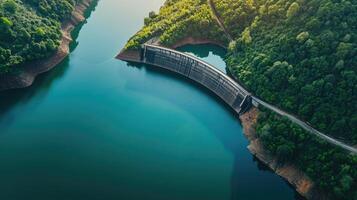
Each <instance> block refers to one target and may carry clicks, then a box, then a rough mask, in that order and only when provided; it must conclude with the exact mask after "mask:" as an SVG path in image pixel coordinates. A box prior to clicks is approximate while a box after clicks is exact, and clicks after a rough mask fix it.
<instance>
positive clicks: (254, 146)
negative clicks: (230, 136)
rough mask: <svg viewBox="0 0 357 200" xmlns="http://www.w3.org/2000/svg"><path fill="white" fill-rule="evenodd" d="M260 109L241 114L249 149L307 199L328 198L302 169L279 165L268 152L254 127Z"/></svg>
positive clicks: (291, 165)
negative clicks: (322, 194)
mask: <svg viewBox="0 0 357 200" xmlns="http://www.w3.org/2000/svg"><path fill="white" fill-rule="evenodd" d="M258 114H259V110H258V109H257V108H252V109H251V110H250V111H248V112H246V113H244V114H243V115H241V116H240V117H239V118H240V121H241V124H242V127H243V134H244V136H245V137H246V138H247V139H248V141H249V145H248V147H247V148H248V150H249V151H250V153H251V154H253V155H254V156H255V157H256V158H257V159H258V160H259V161H261V162H262V163H263V164H264V165H266V166H267V167H269V169H271V170H272V171H273V172H274V173H275V174H277V175H278V176H280V177H281V178H283V179H284V180H285V181H287V182H288V183H289V184H290V185H292V186H293V187H294V188H295V190H296V192H297V193H299V194H300V195H301V196H303V197H304V198H306V199H328V198H325V197H324V196H321V193H319V192H318V191H317V188H316V187H315V184H314V182H313V181H312V180H311V179H310V178H309V177H308V176H307V175H306V174H305V173H304V172H303V171H301V170H300V169H298V168H297V167H296V166H294V165H293V164H283V165H279V163H278V161H277V159H276V157H275V156H273V155H271V153H270V152H268V151H267V150H266V149H265V147H264V145H263V143H262V141H261V140H260V139H259V138H258V136H257V134H256V130H255V128H254V126H255V124H256V123H257V119H258Z"/></svg>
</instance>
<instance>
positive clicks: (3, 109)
mask: <svg viewBox="0 0 357 200" xmlns="http://www.w3.org/2000/svg"><path fill="white" fill-rule="evenodd" d="M97 5H98V0H96V1H95V2H94V3H93V4H92V5H91V6H90V7H89V9H87V10H86V12H85V13H84V16H85V17H86V19H88V18H90V16H91V14H92V13H93V12H94V11H95V8H96V6H97ZM86 22H87V21H86V20H85V21H84V22H82V23H81V24H79V25H78V26H76V27H75V28H74V29H73V31H72V32H71V35H72V38H73V42H72V43H71V44H70V52H72V51H74V50H75V49H76V47H77V46H78V44H79V43H78V41H77V40H76V39H77V38H78V35H79V32H80V30H81V28H82V27H83V26H84V25H85V24H86ZM69 61H70V57H69V56H68V57H66V58H65V59H64V60H63V61H62V62H61V63H60V64H58V65H57V66H56V67H55V68H53V69H52V70H50V71H48V72H46V73H43V74H40V75H38V76H37V77H36V79H35V81H34V83H33V84H32V85H31V86H30V87H27V88H21V89H13V90H7V91H3V92H0V100H1V101H0V127H1V128H4V127H3V126H5V125H6V126H8V125H10V124H11V122H12V121H13V120H14V116H11V115H10V116H8V117H7V118H4V116H5V114H6V113H7V112H8V111H10V110H12V109H13V108H14V107H15V106H17V105H21V104H25V103H26V102H29V101H30V100H32V99H33V98H34V97H36V98H41V99H42V98H44V97H45V96H46V94H47V92H48V91H49V90H50V88H51V86H52V85H53V83H54V82H55V81H56V80H58V79H61V78H62V77H64V75H65V74H66V71H67V69H68V67H69ZM39 102H40V101H39Z"/></svg>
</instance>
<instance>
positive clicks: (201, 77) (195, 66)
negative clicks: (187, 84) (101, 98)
mask: <svg viewBox="0 0 357 200" xmlns="http://www.w3.org/2000/svg"><path fill="white" fill-rule="evenodd" d="M127 55H128V54H127ZM132 55H133V54H131V56H130V57H129V56H126V55H123V54H121V55H119V56H118V58H119V59H122V60H127V61H134V62H141V63H145V64H149V65H154V66H158V67H161V68H164V69H167V70H170V71H173V72H176V73H178V74H181V75H183V76H185V77H187V78H189V79H191V80H194V81H196V82H197V83H200V84H201V85H203V86H205V87H206V88H208V89H209V90H211V91H212V92H214V93H215V94H216V95H217V96H219V97H220V98H221V99H222V100H223V101H225V102H226V103H227V104H228V105H229V106H230V107H231V108H233V110H234V111H236V112H237V113H238V114H242V113H244V112H245V111H247V110H249V109H250V107H251V106H252V97H251V95H250V93H249V92H248V91H246V90H245V89H244V88H243V87H242V86H240V85H239V84H238V83H236V82H235V81H234V80H233V79H231V78H230V77H229V76H227V75H226V74H224V73H223V72H221V71H220V70H218V69H217V68H215V67H214V66H211V65H210V64H208V63H206V62H204V61H202V60H200V59H197V58H195V57H194V56H191V55H188V54H185V53H182V52H179V51H175V50H172V49H168V48H165V47H161V46H156V45H151V44H144V45H143V46H142V49H141V50H140V54H139V55H136V56H132Z"/></svg>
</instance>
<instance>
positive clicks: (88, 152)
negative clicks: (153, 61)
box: [0, 0, 298, 200]
mask: <svg viewBox="0 0 357 200" xmlns="http://www.w3.org/2000/svg"><path fill="white" fill-rule="evenodd" d="M162 3H163V0H150V1H148V0H102V1H100V2H99V3H98V5H97V6H96V7H95V10H94V11H93V12H92V13H91V16H90V17H89V18H88V22H87V23H86V24H85V25H84V26H83V27H82V29H81V31H80V32H79V34H78V37H77V39H76V41H75V43H74V44H72V48H73V51H72V53H71V54H70V56H69V57H68V59H66V60H65V61H64V62H63V63H62V64H60V65H59V66H58V67H57V68H55V69H54V70H52V71H51V72H49V73H46V74H44V75H41V76H40V77H39V78H38V79H37V80H36V82H35V84H34V85H33V86H31V87H30V88H27V89H20V90H13V91H8V92H3V93H0V199H4V200H24V199H26V200H49V199H50V200H94V199H96V200H97V199H98V200H114V199H115V200H118V199H123V200H136V199H137V200H139V199H140V200H141V199H146V200H161V199H162V200H211V199H212V200H228V199H230V200H233V199H234V200H236V199H242V200H248V199H249V200H255V199H257V200H258V199H259V200H260V199H274V200H278V199H283V200H288V199H296V198H298V197H296V193H295V192H294V190H293V189H292V188H290V187H289V186H288V184H286V183H285V182H284V181H283V180H282V179H280V178H279V177H278V176H276V175H275V174H273V173H271V172H269V171H266V169H265V168H264V167H263V166H260V165H259V163H258V162H256V161H255V160H254V158H253V156H252V155H251V154H250V153H249V152H248V150H247V148H246V146H247V145H248V143H247V140H246V139H245V138H244V136H243V134H242V128H241V125H240V124H239V121H238V118H237V116H236V115H234V114H233V113H232V111H231V110H230V109H229V108H227V106H225V105H224V104H223V103H222V101H220V100H219V99H218V98H216V97H215V96H213V95H212V94H211V93H209V92H207V91H206V90H204V89H203V88H202V87H200V86H197V85H196V84H192V82H190V81H187V80H185V79H183V78H181V77H177V76H176V75H174V74H172V73H169V72H165V71H162V70H157V69H155V68H152V67H147V66H142V65H139V66H129V65H128V64H127V63H126V62H122V61H119V60H115V59H114V56H115V55H116V53H117V52H119V50H120V49H121V48H122V47H123V46H124V45H125V42H126V40H127V39H128V38H129V37H130V36H131V35H133V34H134V33H135V32H136V31H137V30H139V28H140V27H141V26H142V25H143V19H144V17H145V16H146V15H147V14H148V13H149V11H151V10H158V8H159V7H160V5H161V4H162ZM181 50H182V51H186V52H191V53H193V54H195V55H198V56H201V57H203V59H204V60H206V61H207V62H210V63H212V64H215V65H219V66H221V69H222V70H224V68H225V64H224V62H223V60H222V56H223V55H224V50H222V49H219V48H218V47H215V46H210V45H206V46H188V47H184V48H182V49H181Z"/></svg>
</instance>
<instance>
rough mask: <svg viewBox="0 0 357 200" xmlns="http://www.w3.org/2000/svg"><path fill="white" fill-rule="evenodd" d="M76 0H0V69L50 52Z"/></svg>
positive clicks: (53, 48)
mask: <svg viewBox="0 0 357 200" xmlns="http://www.w3.org/2000/svg"><path fill="white" fill-rule="evenodd" d="M76 1H78V0H0V73H6V72H11V71H12V70H13V69H14V67H15V66H18V65H21V64H23V63H25V62H27V61H31V60H36V59H40V58H44V57H47V56H49V55H50V54H52V53H54V52H55V51H56V49H57V48H58V46H59V45H60V41H61V36H62V34H61V30H60V28H61V22H62V21H63V20H65V19H66V18H68V17H69V16H70V14H71V12H72V11H73V9H74V6H75V4H76Z"/></svg>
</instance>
